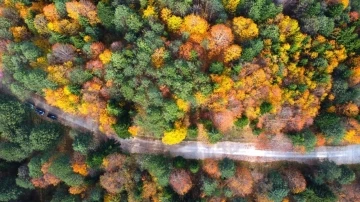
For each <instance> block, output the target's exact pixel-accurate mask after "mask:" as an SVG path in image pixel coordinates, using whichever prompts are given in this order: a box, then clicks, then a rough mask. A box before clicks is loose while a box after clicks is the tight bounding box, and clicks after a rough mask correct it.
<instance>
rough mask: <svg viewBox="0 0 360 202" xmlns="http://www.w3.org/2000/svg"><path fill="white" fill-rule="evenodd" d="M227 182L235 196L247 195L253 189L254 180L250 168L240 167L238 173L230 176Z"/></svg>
mask: <svg viewBox="0 0 360 202" xmlns="http://www.w3.org/2000/svg"><path fill="white" fill-rule="evenodd" d="M226 183H227V186H228V187H229V188H230V190H231V191H232V193H233V195H234V196H240V197H246V196H247V195H249V194H251V193H252V191H253V186H254V180H253V177H252V176H251V172H250V170H249V169H248V168H245V167H238V168H237V169H236V175H235V176H234V177H231V178H229V179H228V180H227V181H226Z"/></svg>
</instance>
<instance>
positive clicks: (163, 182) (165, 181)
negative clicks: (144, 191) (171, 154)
mask: <svg viewBox="0 0 360 202" xmlns="http://www.w3.org/2000/svg"><path fill="white" fill-rule="evenodd" d="M139 163H140V166H141V168H142V169H146V170H148V171H149V173H150V174H151V175H153V176H154V177H156V178H157V183H158V184H159V185H160V186H161V187H166V186H167V185H169V178H170V172H171V168H172V165H171V162H170V161H169V159H167V158H165V157H163V156H153V155H145V156H143V157H142V158H141V160H140V162H139Z"/></svg>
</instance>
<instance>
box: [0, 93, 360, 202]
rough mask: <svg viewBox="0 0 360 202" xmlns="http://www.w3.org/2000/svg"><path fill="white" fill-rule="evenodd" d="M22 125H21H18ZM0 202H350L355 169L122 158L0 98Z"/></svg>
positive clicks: (108, 146)
mask: <svg viewBox="0 0 360 202" xmlns="http://www.w3.org/2000/svg"><path fill="white" fill-rule="evenodd" d="M19 124H21V126H20V125H19ZM0 137H1V138H0V145H1V146H0V180H1V183H0V201H50V202H60V201H61V202H64V201H72V202H76V201H79V202H80V201H89V202H90V201H93V202H95V201H105V202H120V201H121V202H122V201H134V202H136V201H138V202H142V201H169V202H174V201H236V202H238V201H241V202H246V201H296V202H302V201H326V202H335V201H339V200H340V199H341V200H344V201H357V200H359V199H360V194H359V192H358V191H355V190H358V189H359V188H360V184H359V183H358V182H359V179H358V178H359V176H360V170H359V166H358V165H353V166H347V165H336V164H335V163H333V162H329V161H323V162H316V163H314V164H313V165H305V164H298V163H290V162H276V163H267V164H262V163H247V162H241V161H239V162H238V161H233V160H231V159H228V158H225V159H222V160H215V159H205V160H202V161H199V160H187V159H184V158H182V157H175V158H171V157H168V156H162V155H146V154H144V155H129V154H127V153H124V152H122V151H121V150H120V147H119V146H120V145H119V144H118V143H116V142H115V141H113V140H111V139H108V140H103V139H102V138H99V136H96V135H93V134H88V133H85V132H81V131H76V130H72V129H71V130H70V129H67V128H61V127H59V126H58V125H57V124H54V121H52V122H49V121H47V120H45V119H40V118H38V117H37V116H35V114H34V112H33V111H30V110H29V109H28V108H27V107H26V106H24V104H22V103H21V102H19V101H17V100H16V99H14V98H12V97H9V96H4V95H1V96H0Z"/></svg>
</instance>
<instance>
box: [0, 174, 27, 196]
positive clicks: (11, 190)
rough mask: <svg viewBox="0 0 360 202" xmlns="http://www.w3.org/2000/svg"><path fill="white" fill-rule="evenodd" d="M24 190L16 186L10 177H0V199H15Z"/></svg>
mask: <svg viewBox="0 0 360 202" xmlns="http://www.w3.org/2000/svg"><path fill="white" fill-rule="evenodd" d="M23 193H24V190H23V189H22V188H20V187H18V186H17V185H16V183H15V179H14V178H12V177H9V176H8V177H2V178H1V183H0V201H11V200H15V199H17V198H18V197H19V196H20V195H21V194H23Z"/></svg>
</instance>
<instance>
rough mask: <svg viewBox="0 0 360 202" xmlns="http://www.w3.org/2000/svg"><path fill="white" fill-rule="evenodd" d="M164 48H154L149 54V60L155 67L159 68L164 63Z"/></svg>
mask: <svg viewBox="0 0 360 202" xmlns="http://www.w3.org/2000/svg"><path fill="white" fill-rule="evenodd" d="M164 54H165V48H164V47H161V48H158V49H156V50H155V52H154V53H153V54H152V55H151V62H152V64H153V65H154V66H155V67H156V68H160V67H161V66H163V64H164Z"/></svg>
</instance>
